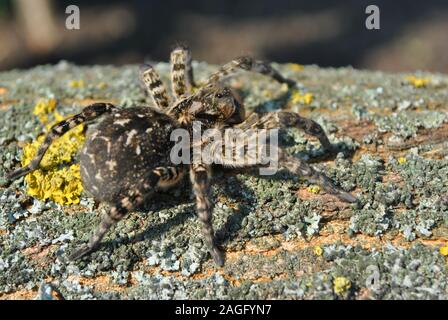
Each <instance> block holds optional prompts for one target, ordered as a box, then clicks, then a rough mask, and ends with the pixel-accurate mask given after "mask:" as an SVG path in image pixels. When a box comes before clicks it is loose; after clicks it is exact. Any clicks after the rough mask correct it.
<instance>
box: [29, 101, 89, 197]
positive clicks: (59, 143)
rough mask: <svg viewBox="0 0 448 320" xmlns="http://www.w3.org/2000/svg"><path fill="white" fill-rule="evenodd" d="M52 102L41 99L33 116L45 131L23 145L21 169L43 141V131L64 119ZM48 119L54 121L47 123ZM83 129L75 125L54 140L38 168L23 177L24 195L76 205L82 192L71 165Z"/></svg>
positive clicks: (77, 173)
mask: <svg viewBox="0 0 448 320" xmlns="http://www.w3.org/2000/svg"><path fill="white" fill-rule="evenodd" d="M56 105H57V103H56V100H54V99H41V100H39V102H38V103H37V104H36V106H35V108H34V111H33V113H34V114H35V115H36V116H37V117H38V118H39V120H40V121H41V122H42V124H43V125H45V132H44V133H43V134H41V135H39V136H38V137H37V139H36V140H34V141H32V142H31V143H29V144H27V145H25V147H24V148H23V155H22V159H21V164H22V166H26V165H27V164H29V163H30V161H31V160H32V159H33V157H34V156H35V155H36V153H37V150H38V149H39V146H40V145H41V144H42V142H43V141H44V139H45V136H46V132H48V130H49V129H50V128H51V127H52V126H53V125H54V124H56V123H58V122H60V121H62V120H64V119H65V118H64V117H63V116H62V115H60V114H59V113H58V112H57V111H56ZM49 118H53V119H54V120H53V121H51V122H48V121H49ZM84 131H85V128H84V126H83V125H79V126H77V127H76V128H74V129H72V130H70V131H69V132H68V133H66V134H65V135H63V136H62V137H60V138H58V139H56V140H55V141H54V142H53V143H52V144H51V146H50V147H49V148H48V150H47V152H46V153H45V155H44V157H43V159H42V161H41V163H40V166H39V169H37V170H35V171H33V172H31V173H29V174H28V175H27V176H26V177H25V182H26V184H27V194H29V195H30V196H33V197H36V198H39V199H41V200H52V201H55V202H57V203H59V204H62V205H69V204H77V203H79V201H80V197H81V193H82V190H83V188H82V182H81V174H80V166H79V164H72V162H73V160H74V157H75V156H76V154H77V153H78V151H79V149H80V147H81V146H82V144H83V143H84V140H85V136H84Z"/></svg>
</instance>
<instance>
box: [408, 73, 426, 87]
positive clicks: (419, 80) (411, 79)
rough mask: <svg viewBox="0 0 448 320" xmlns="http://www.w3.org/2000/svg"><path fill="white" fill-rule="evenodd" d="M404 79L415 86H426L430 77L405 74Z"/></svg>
mask: <svg viewBox="0 0 448 320" xmlns="http://www.w3.org/2000/svg"><path fill="white" fill-rule="evenodd" d="M406 81H407V82H409V83H410V84H412V85H413V86H414V87H416V88H423V87H426V86H427V85H428V84H429V83H430V82H431V79H430V78H418V77H416V76H407V77H406Z"/></svg>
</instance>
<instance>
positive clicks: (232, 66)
mask: <svg viewBox="0 0 448 320" xmlns="http://www.w3.org/2000/svg"><path fill="white" fill-rule="evenodd" d="M240 70H245V71H252V72H257V73H260V74H263V75H266V76H269V77H271V78H273V79H274V80H276V81H278V82H280V83H286V84H287V85H288V86H289V87H292V86H295V85H296V81H294V80H292V79H287V78H285V77H283V76H282V75H281V74H280V73H279V72H278V71H277V70H276V69H274V68H273V67H272V66H271V65H270V64H269V63H268V62H266V61H262V60H254V59H253V58H251V57H249V56H243V57H239V58H236V59H234V60H232V61H230V62H228V63H226V64H225V65H223V66H222V67H221V68H220V69H219V70H218V71H217V72H215V73H213V74H212V75H211V76H210V77H209V78H208V80H207V84H211V83H216V82H218V81H222V80H223V79H225V78H227V77H230V76H232V75H233V74H235V73H236V72H238V71H240Z"/></svg>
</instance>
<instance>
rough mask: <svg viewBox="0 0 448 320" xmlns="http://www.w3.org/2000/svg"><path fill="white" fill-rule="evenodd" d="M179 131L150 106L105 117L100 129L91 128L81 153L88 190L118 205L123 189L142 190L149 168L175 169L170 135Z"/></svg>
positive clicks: (83, 179) (99, 198)
mask: <svg viewBox="0 0 448 320" xmlns="http://www.w3.org/2000/svg"><path fill="white" fill-rule="evenodd" d="M176 128H178V125H177V124H176V122H174V121H173V120H172V119H171V118H170V117H168V116H167V115H165V114H164V113H161V112H159V111H157V110H155V109H153V108H150V107H137V108H129V109H122V110H117V111H116V112H114V113H112V114H110V115H107V116H105V117H104V119H103V120H102V121H101V122H100V123H99V124H98V126H97V127H95V128H94V129H90V128H89V130H88V132H87V138H86V143H85V144H84V147H83V149H82V151H81V155H80V164H81V177H82V183H83V186H84V189H85V190H87V191H88V192H89V193H90V194H91V195H92V196H93V197H94V198H95V199H96V200H98V201H103V202H107V203H117V201H119V200H120V195H121V193H122V189H124V188H126V189H138V188H140V187H141V186H142V185H144V183H145V179H146V177H145V174H146V173H147V171H148V168H150V169H155V168H159V167H169V166H171V162H170V150H171V149H172V148H173V145H174V142H173V141H170V134H171V132H172V131H173V130H174V129H176ZM162 181H163V180H161V181H159V182H158V185H160V184H162ZM148 196H149V194H148Z"/></svg>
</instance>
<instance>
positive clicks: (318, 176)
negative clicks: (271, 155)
mask: <svg viewBox="0 0 448 320" xmlns="http://www.w3.org/2000/svg"><path fill="white" fill-rule="evenodd" d="M238 70H246V71H253V72H259V73H261V74H265V75H268V76H270V77H272V78H273V79H275V80H276V81H278V82H280V83H286V84H287V85H288V86H290V87H291V86H293V85H295V82H294V81H292V80H290V79H286V78H284V77H282V76H281V75H280V74H279V73H278V72H277V71H276V70H275V69H273V68H272V67H271V66H270V65H269V64H267V63H265V62H263V61H258V60H253V59H251V58H249V57H242V58H238V59H235V60H233V61H231V62H229V63H227V64H225V65H224V66H223V67H221V68H220V69H219V70H218V71H217V72H216V73H214V74H212V75H211V76H210V77H209V78H208V79H207V80H206V82H205V84H204V85H203V86H200V87H199V88H197V90H196V91H195V92H194V93H193V92H192V90H191V89H192V86H194V80H193V70H192V67H191V56H190V52H189V50H188V48H186V47H183V46H182V47H177V48H176V49H174V50H173V51H172V54H171V77H172V78H171V80H172V97H170V96H169V95H168V93H167V90H166V89H165V86H164V85H163V84H162V81H161V80H160V77H159V75H158V74H157V72H156V71H155V70H154V69H153V68H152V67H151V66H148V65H145V66H144V67H143V69H142V71H141V76H142V80H143V82H144V84H145V85H146V87H147V89H148V92H149V94H150V95H151V97H152V98H153V100H154V104H155V106H154V107H148V106H144V107H135V108H128V109H118V108H116V107H115V106H113V105H111V104H108V103H95V104H92V105H90V106H88V107H86V108H84V110H83V111H82V112H81V113H79V114H78V115H75V116H73V117H72V118H69V119H67V120H64V121H62V122H60V123H58V124H56V125H55V126H53V127H52V128H51V130H50V132H49V133H48V135H47V136H46V138H45V140H44V142H43V143H42V145H41V146H40V148H39V150H38V152H37V155H36V157H35V158H34V159H33V160H32V161H31V162H30V164H29V165H27V166H26V167H23V168H19V169H17V170H16V171H14V172H12V173H11V174H10V175H9V176H8V180H9V181H12V180H14V179H17V178H18V177H21V176H24V175H26V174H28V173H29V172H31V171H33V170H35V169H36V168H37V167H38V166H39V163H40V161H41V159H42V157H43V155H44V154H45V152H46V150H47V149H48V147H49V146H50V144H51V142H52V141H53V140H54V139H56V138H57V137H59V136H61V135H63V134H64V133H66V132H67V131H68V130H70V129H72V128H73V127H75V126H77V125H79V124H81V123H83V122H86V121H91V120H94V119H97V118H99V117H100V116H103V119H102V121H100V122H99V123H98V125H97V126H95V127H90V128H89V129H88V132H87V139H86V143H85V145H84V147H83V150H82V152H81V156H80V162H81V175H82V180H83V185H84V189H85V190H86V191H87V192H88V193H90V194H91V195H92V196H93V197H94V198H95V199H96V200H98V201H101V202H103V203H106V204H108V205H109V210H108V212H107V213H106V214H105V215H104V217H103V218H102V221H101V223H100V225H99V226H98V228H97V229H96V231H95V232H94V234H93V236H92V237H91V239H90V241H89V243H88V244H86V245H83V246H82V247H81V248H79V249H78V250H76V251H75V252H74V253H73V254H72V255H71V258H72V259H76V258H80V257H82V256H84V255H86V254H87V253H89V252H91V251H92V250H94V249H95V248H96V247H97V246H98V244H99V243H100V241H101V239H102V238H103V236H104V235H105V233H106V232H107V230H108V229H109V228H110V227H111V226H112V225H113V224H115V223H116V222H117V221H119V220H120V219H122V218H123V217H124V216H125V215H126V214H127V213H128V212H130V211H132V210H134V209H135V208H136V207H138V206H140V205H141V204H142V203H143V202H144V201H146V200H148V199H149V198H150V196H151V195H152V194H153V193H154V191H157V190H160V189H162V190H163V189H166V188H168V187H171V186H174V185H176V184H177V183H178V182H179V181H180V180H181V179H182V177H183V176H184V175H185V174H186V173H188V174H189V176H190V180H191V184H192V189H193V192H194V194H195V197H196V204H197V214H198V217H199V220H200V221H201V222H202V226H203V234H204V240H205V243H206V245H207V247H208V249H209V251H210V253H211V255H212V257H213V259H214V261H215V263H216V264H217V265H223V263H224V258H223V255H222V253H221V251H220V250H219V249H218V246H217V244H216V242H215V238H214V231H213V226H212V211H213V204H212V202H211V200H210V185H211V174H212V170H211V169H212V164H219V165H221V166H224V167H226V166H227V167H236V168H248V167H250V168H253V167H254V166H257V165H258V166H262V165H264V164H262V163H253V162H251V163H250V162H248V161H246V160H247V159H246V158H245V157H246V155H244V154H243V155H238V156H235V157H234V158H232V159H231V160H232V161H229V159H227V158H224V157H220V156H219V153H217V155H216V157H215V156H214V157H215V158H214V160H215V161H214V162H213V163H212V164H209V163H208V162H207V163H201V162H193V163H192V164H178V165H175V164H173V162H172V159H171V158H170V152H171V150H172V148H173V145H174V142H173V141H171V139H170V135H171V133H172V132H173V130H174V129H187V130H188V132H190V133H191V132H192V126H193V123H194V122H195V121H197V122H200V124H201V126H202V127H203V128H214V129H218V130H224V129H226V128H237V129H239V131H238V132H242V133H245V132H248V131H249V130H250V129H274V128H280V127H297V128H301V129H303V130H304V131H305V132H306V133H308V134H310V135H313V136H315V137H316V138H318V139H319V141H320V142H321V144H322V146H323V148H324V149H325V150H326V151H328V152H332V151H333V147H332V145H331V143H330V141H329V140H328V138H327V136H326V134H325V132H324V131H323V129H322V127H321V126H320V125H319V124H317V123H316V122H314V121H313V120H310V119H307V118H303V117H301V116H299V115H298V114H296V113H293V112H284V111H280V112H268V113H264V114H261V113H252V114H251V115H249V116H248V117H246V115H245V111H244V107H243V105H242V103H241V101H240V99H239V98H238V96H237V95H236V94H235V93H234V92H233V91H232V90H231V89H230V88H227V87H225V86H223V85H222V80H223V79H224V78H226V77H228V76H231V75H232V74H234V73H235V72H236V71H238ZM234 138H236V139H239V137H238V136H235V137H234ZM241 139H243V138H241ZM201 143H202V142H201ZM203 143H204V144H206V143H208V142H207V140H204V141H203ZM278 153H279V165H280V166H281V167H283V168H285V169H287V170H289V171H291V172H293V173H294V174H297V175H301V176H304V177H306V178H307V179H308V180H310V181H312V182H313V183H317V184H319V185H320V186H322V187H323V189H325V190H326V191H327V192H329V193H331V194H334V195H335V196H337V197H339V198H340V199H342V200H343V201H347V202H355V201H356V198H355V197H353V196H352V195H351V194H349V193H347V192H344V191H342V190H341V189H339V188H337V187H336V186H334V185H333V183H332V182H331V180H330V179H329V178H328V177H326V176H325V175H323V174H322V173H320V172H318V171H316V170H315V169H314V168H313V167H311V166H310V165H308V164H307V163H305V162H303V161H302V160H300V159H297V158H295V157H292V156H289V155H287V154H286V153H285V152H283V151H282V150H281V148H278ZM235 154H238V153H235ZM248 163H250V165H248Z"/></svg>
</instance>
